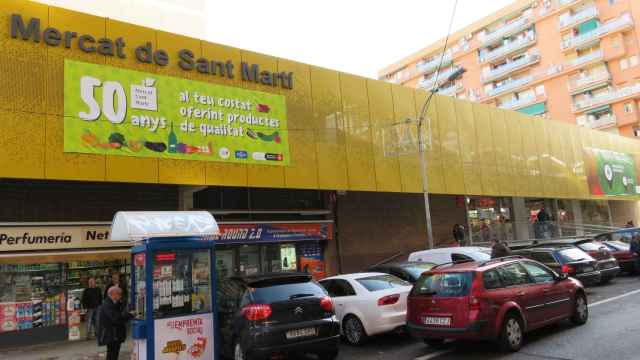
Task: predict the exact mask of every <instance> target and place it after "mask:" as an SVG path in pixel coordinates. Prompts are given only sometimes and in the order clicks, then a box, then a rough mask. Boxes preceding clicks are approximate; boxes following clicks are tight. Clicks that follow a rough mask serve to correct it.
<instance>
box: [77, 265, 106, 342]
mask: <svg viewBox="0 0 640 360" xmlns="http://www.w3.org/2000/svg"><path fill="white" fill-rule="evenodd" d="M88 283H89V287H87V288H86V289H84V291H83V292H82V307H83V308H85V309H87V317H86V319H85V321H86V323H87V339H90V338H91V337H92V336H94V335H95V333H96V321H97V320H98V316H97V315H98V313H97V310H98V307H99V306H100V304H102V291H100V288H99V287H96V279H95V278H94V277H90V278H89V280H88Z"/></svg>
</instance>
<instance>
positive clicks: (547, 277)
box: [522, 261, 553, 284]
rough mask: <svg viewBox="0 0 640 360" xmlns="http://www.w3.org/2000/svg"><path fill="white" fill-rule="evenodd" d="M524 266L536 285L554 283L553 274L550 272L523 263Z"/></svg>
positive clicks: (534, 265)
mask: <svg viewBox="0 0 640 360" xmlns="http://www.w3.org/2000/svg"><path fill="white" fill-rule="evenodd" d="M522 266H524V268H525V269H527V272H528V273H529V276H530V277H531V279H533V282H534V283H536V284H542V283H546V282H552V281H553V274H552V273H551V272H550V271H549V270H547V269H545V268H543V267H541V266H539V265H536V264H534V263H530V262H527V261H524V262H523V263H522Z"/></svg>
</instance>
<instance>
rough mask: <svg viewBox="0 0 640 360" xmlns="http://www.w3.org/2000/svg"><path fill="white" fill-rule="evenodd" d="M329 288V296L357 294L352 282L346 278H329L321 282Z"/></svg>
mask: <svg viewBox="0 0 640 360" xmlns="http://www.w3.org/2000/svg"><path fill="white" fill-rule="evenodd" d="M320 284H321V285H322V286H324V288H325V289H327V292H328V293H329V296H331V297H342V296H354V295H356V291H355V290H354V289H353V287H352V286H351V284H349V282H348V281H346V280H340V279H334V280H327V281H323V282H321V283H320Z"/></svg>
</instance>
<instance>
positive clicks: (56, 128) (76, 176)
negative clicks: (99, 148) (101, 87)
mask: <svg viewBox="0 0 640 360" xmlns="http://www.w3.org/2000/svg"><path fill="white" fill-rule="evenodd" d="M78 121H80V120H79V119H78ZM63 128H64V121H63V118H62V116H56V115H48V116H47V121H46V130H45V135H46V136H45V139H46V140H45V141H46V146H45V177H46V178H47V179H56V180H84V181H104V179H105V156H104V155H90V154H71V153H64V136H63V132H62V130H63Z"/></svg>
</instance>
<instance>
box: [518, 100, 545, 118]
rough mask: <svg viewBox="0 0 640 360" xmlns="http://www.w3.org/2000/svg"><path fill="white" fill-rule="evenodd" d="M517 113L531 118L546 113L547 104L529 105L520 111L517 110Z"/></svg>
mask: <svg viewBox="0 0 640 360" xmlns="http://www.w3.org/2000/svg"><path fill="white" fill-rule="evenodd" d="M518 112H521V113H523V114H527V115H531V116H535V115H540V114H544V113H546V112H547V103H546V102H541V103H537V104H533V105H529V106H527V107H523V108H522V109H519V110H518Z"/></svg>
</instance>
